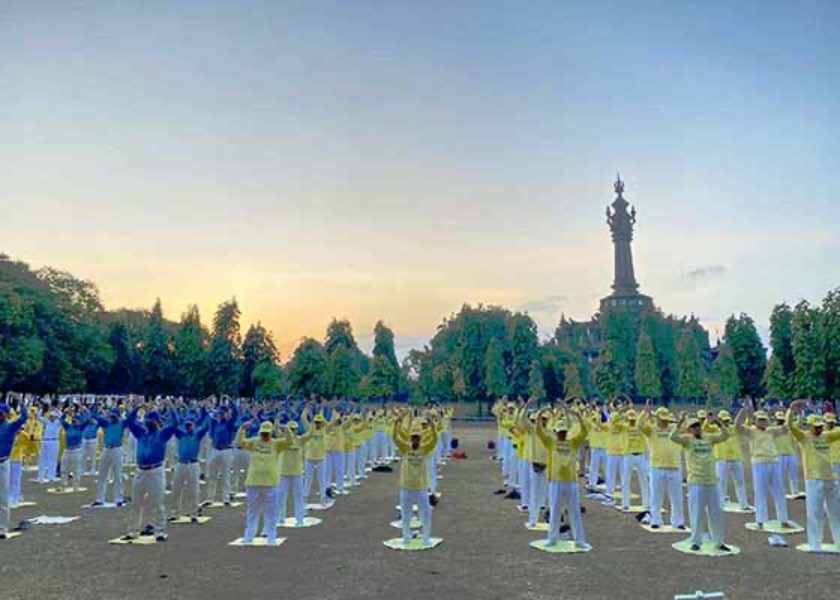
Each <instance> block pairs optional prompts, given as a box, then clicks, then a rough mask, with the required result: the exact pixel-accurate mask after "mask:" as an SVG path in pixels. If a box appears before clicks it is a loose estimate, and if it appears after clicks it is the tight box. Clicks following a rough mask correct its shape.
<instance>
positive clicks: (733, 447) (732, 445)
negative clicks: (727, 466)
mask: <svg viewBox="0 0 840 600" xmlns="http://www.w3.org/2000/svg"><path fill="white" fill-rule="evenodd" d="M726 431H727V432H728V433H729V438H728V439H727V440H726V441H724V442H721V443H720V444H718V445H716V446H715V458H717V459H718V460H740V461H743V460H744V450H743V449H742V448H741V435H740V434H739V433H738V430H737V429H736V428H735V427H734V426H732V425H730V426H729V427H727V428H726Z"/></svg>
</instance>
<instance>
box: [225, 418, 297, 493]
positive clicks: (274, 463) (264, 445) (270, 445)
mask: <svg viewBox="0 0 840 600" xmlns="http://www.w3.org/2000/svg"><path fill="white" fill-rule="evenodd" d="M236 437H237V440H236V444H237V446H239V447H240V448H242V449H243V450H246V451H247V452H248V453H249V454H250V455H251V460H250V461H249V463H248V475H247V477H246V478H245V485H246V486H248V487H275V486H276V485H277V484H279V483H280V469H279V466H278V456H279V455H280V453H281V452H282V451H283V450H284V449H285V448H286V447H287V446H288V441H287V440H286V439H279V440H278V439H271V440H269V441H267V442H264V441H263V440H262V438H261V437H259V436H258V437H253V438H248V439H245V430H244V429H240V430H239V433H238V434H237V436H236Z"/></svg>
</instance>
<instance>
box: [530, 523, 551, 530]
mask: <svg viewBox="0 0 840 600" xmlns="http://www.w3.org/2000/svg"><path fill="white" fill-rule="evenodd" d="M525 529H527V530H528V531H548V523H537V524H536V525H534V526H533V527H531V526H530V525H528V523H525Z"/></svg>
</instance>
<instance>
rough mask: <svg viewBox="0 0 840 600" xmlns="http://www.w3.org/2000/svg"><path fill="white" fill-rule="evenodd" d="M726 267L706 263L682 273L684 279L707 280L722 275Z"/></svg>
mask: <svg viewBox="0 0 840 600" xmlns="http://www.w3.org/2000/svg"><path fill="white" fill-rule="evenodd" d="M726 270H727V269H726V267H725V266H723V265H708V266H703V267H697V268H696V269H692V270H690V271H688V272H686V273H684V274H683V277H684V278H685V279H688V280H689V281H693V282H700V281H708V280H711V279H717V278H718V277H722V276H723V275H724V273H726Z"/></svg>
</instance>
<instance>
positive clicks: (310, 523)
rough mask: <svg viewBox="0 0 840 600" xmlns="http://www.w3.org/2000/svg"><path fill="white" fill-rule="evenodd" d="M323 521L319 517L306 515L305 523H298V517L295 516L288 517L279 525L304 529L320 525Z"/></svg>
mask: <svg viewBox="0 0 840 600" xmlns="http://www.w3.org/2000/svg"><path fill="white" fill-rule="evenodd" d="M321 523H322V521H321V519H319V518H318V517H304V519H303V523H298V522H297V519H295V518H294V517H288V518H287V519H286V520H285V521H283V523H282V524H280V525H278V527H289V528H291V529H302V528H304V527H315V526H316V525H320V524H321Z"/></svg>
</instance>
